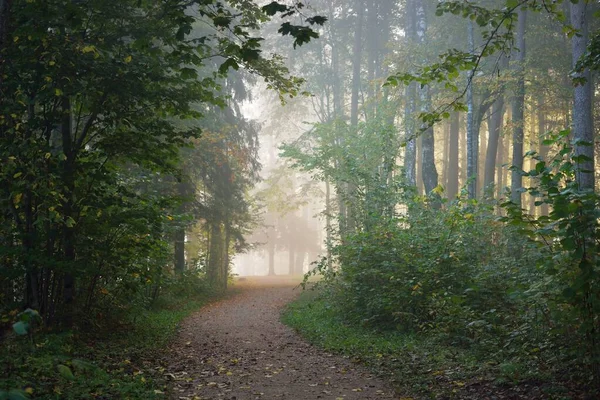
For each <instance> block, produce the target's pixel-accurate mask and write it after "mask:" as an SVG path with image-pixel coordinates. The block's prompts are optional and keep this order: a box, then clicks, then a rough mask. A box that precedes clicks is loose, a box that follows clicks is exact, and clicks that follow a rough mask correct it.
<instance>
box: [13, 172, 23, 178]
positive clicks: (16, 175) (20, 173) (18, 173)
mask: <svg viewBox="0 0 600 400" xmlns="http://www.w3.org/2000/svg"><path fill="white" fill-rule="evenodd" d="M21 175H23V173H22V172H17V173H16V174H14V175H13V178H14V179H17V178H18V177H20V176H21Z"/></svg>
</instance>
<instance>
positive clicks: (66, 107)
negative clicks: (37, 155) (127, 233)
mask: <svg viewBox="0 0 600 400" xmlns="http://www.w3.org/2000/svg"><path fill="white" fill-rule="evenodd" d="M62 112H63V119H62V123H61V134H62V147H63V152H64V154H65V156H66V159H65V161H64V167H63V180H64V187H65V193H64V198H65V200H64V202H63V256H64V261H65V263H66V265H67V271H66V272H65V273H64V275H63V303H64V313H63V323H64V324H65V326H71V325H72V324H73V313H74V304H73V303H74V301H75V274H74V272H75V271H74V268H75V218H74V217H75V158H76V151H75V148H74V146H75V145H74V143H73V138H72V136H71V135H72V120H71V102H70V100H69V98H68V97H63V99H62Z"/></svg>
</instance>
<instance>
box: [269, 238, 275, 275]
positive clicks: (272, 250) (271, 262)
mask: <svg viewBox="0 0 600 400" xmlns="http://www.w3.org/2000/svg"><path fill="white" fill-rule="evenodd" d="M268 248H269V276H274V275H275V243H273V239H270V240H269V244H268Z"/></svg>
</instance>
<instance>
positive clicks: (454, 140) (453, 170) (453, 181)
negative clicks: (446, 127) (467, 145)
mask: <svg viewBox="0 0 600 400" xmlns="http://www.w3.org/2000/svg"><path fill="white" fill-rule="evenodd" d="M459 134H460V121H459V115H458V112H457V111H453V112H452V114H451V116H450V137H449V139H448V172H447V175H448V188H447V189H446V192H447V194H448V198H449V199H454V198H455V197H456V196H457V195H458V158H459V157H458V155H459V148H458V139H459Z"/></svg>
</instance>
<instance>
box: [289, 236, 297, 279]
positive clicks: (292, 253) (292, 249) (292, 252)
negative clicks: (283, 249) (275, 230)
mask: <svg viewBox="0 0 600 400" xmlns="http://www.w3.org/2000/svg"><path fill="white" fill-rule="evenodd" d="M295 260H296V238H295V237H294V235H290V238H289V241H288V275H294V265H295V264H294V263H295Z"/></svg>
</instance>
